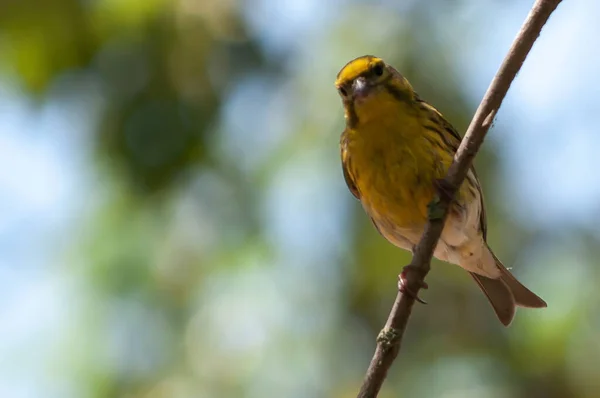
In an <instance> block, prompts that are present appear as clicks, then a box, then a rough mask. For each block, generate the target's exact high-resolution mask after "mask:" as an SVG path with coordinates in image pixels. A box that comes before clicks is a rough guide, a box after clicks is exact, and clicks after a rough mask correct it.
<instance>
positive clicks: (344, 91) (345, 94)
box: [339, 87, 348, 97]
mask: <svg viewBox="0 0 600 398" xmlns="http://www.w3.org/2000/svg"><path fill="white" fill-rule="evenodd" d="M339 91H340V94H342V97H345V96H347V95H348V92H347V91H346V89H345V88H344V87H340V88H339Z"/></svg>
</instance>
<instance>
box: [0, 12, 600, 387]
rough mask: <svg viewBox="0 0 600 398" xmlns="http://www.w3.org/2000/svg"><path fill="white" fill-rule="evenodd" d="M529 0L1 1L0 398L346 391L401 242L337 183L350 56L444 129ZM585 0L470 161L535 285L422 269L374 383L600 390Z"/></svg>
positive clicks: (472, 94)
mask: <svg viewBox="0 0 600 398" xmlns="http://www.w3.org/2000/svg"><path fill="white" fill-rule="evenodd" d="M531 3H532V1H498V0H483V1H467V0H453V1H446V0H435V1H427V2H423V1H416V0H414V1H398V0H382V1H377V2H366V1H355V0H334V1H330V2H321V1H317V0H285V1H275V0H247V1H235V0H87V1H82V0H44V1H42V0H20V1H10V0H8V1H7V0H4V1H2V2H1V3H0V396H2V397H11V398H22V397H46V398H54V397H60V398H71V397H76V398H80V397H81V398H87V397H90V398H103V397H136V398H137V397H142V398H162V397H173V398H187V397H209V398H212V397H218V398H226V397H247V398H253V397H286V398H295V397H298V398H301V397H302V398H305V397H317V398H318V397H332V398H337V397H340V398H343V397H354V396H355V394H356V392H357V390H358V387H359V385H360V383H361V381H362V378H363V375H364V372H365V370H366V368H367V365H368V363H369V360H370V358H371V355H372V353H373V349H374V345H375V337H376V336H377V334H378V332H379V330H380V328H381V327H382V325H383V324H384V322H385V319H386V317H387V314H388V312H389V309H390V306H391V304H392V301H393V298H394V296H395V294H396V280H397V279H396V278H397V275H398V273H399V272H400V270H401V267H402V266H404V265H405V264H407V263H408V261H409V259H410V258H409V256H408V255H407V254H406V253H404V252H403V251H401V250H399V249H396V248H394V247H392V246H391V245H390V244H389V243H387V242H386V241H385V240H384V239H383V238H381V237H380V236H379V235H378V234H377V232H376V231H375V230H374V228H373V227H372V225H371V223H370V221H369V220H368V219H367V217H366V216H365V215H364V214H363V212H362V210H361V208H360V206H359V203H358V202H357V201H355V200H354V199H353V197H352V195H351V194H350V193H349V192H348V191H347V189H346V186H345V183H344V181H343V177H342V173H341V167H340V159H339V148H338V140H339V135H340V133H341V131H342V129H343V126H344V121H343V113H342V107H341V101H340V100H339V98H338V96H337V93H336V91H335V89H334V87H333V82H334V80H335V75H336V73H337V72H338V70H339V69H340V68H341V67H342V66H343V65H344V64H345V63H346V62H347V61H349V60H350V59H352V58H354V57H357V56H360V55H364V54H375V55H378V56H381V57H383V58H384V59H385V60H387V61H388V62H389V63H391V64H392V65H394V66H396V67H397V68H398V69H399V70H400V71H401V72H402V73H403V74H404V75H405V76H407V77H408V79H409V80H410V81H411V82H412V84H413V86H414V87H415V88H416V90H417V91H418V92H419V93H420V95H421V96H422V97H423V98H425V99H427V100H429V101H430V102H432V103H433V104H435V105H436V106H437V107H438V108H439V109H440V110H441V111H442V112H443V113H444V114H445V115H446V116H447V117H448V118H449V119H450V121H451V122H452V123H453V124H454V125H455V126H456V127H457V128H458V129H459V131H464V130H465V129H466V126H467V125H468V122H469V120H470V117H471V115H472V114H473V112H474V110H475V108H476V106H477V104H478V103H479V101H480V99H481V97H482V95H483V93H484V92H485V89H486V88H487V85H488V84H489V82H490V81H491V79H492V77H493V75H494V73H495V72H496V69H497V67H498V66H499V64H500V62H501V61H502V59H503V57H504V55H505V54H506V52H507V50H508V48H509V46H510V44H511V42H512V39H513V38H514V36H515V34H516V32H517V31H518V29H519V27H520V25H521V23H522V22H523V20H524V19H525V17H526V15H527V13H528V11H529V8H530V6H531ZM599 12H600V3H598V2H595V1H593V0H581V1H565V2H564V3H563V4H562V5H561V6H559V8H558V10H557V12H556V13H555V14H554V15H553V17H552V18H551V19H550V22H549V24H548V25H547V27H546V28H545V29H544V31H543V32H542V35H541V37H540V39H539V40H538V42H537V43H536V45H535V47H534V49H533V51H532V53H531V55H530V56H529V58H528V59H527V61H526V63H525V65H524V67H523V69H522V71H521V72H520V74H519V76H518V77H517V79H516V81H515V82H514V84H513V87H512V88H511V90H510V92H509V94H508V97H507V98H506V100H505V102H504V106H503V107H502V109H501V111H500V113H499V116H498V118H497V121H496V123H495V126H494V128H493V129H492V131H491V132H490V135H489V138H488V139H487V141H486V143H485V145H484V150H483V151H482V152H481V153H480V156H479V157H478V158H477V160H476V163H477V166H478V169H479V174H480V177H481V179H482V181H483V186H484V189H485V192H486V202H487V206H488V212H489V233H488V235H489V240H490V242H491V245H492V247H494V249H495V251H496V252H497V253H498V254H499V256H500V257H501V258H502V259H503V260H504V262H505V264H506V265H507V266H511V267H512V269H513V271H514V273H515V274H516V275H517V276H518V277H519V278H520V279H521V280H522V281H523V282H524V283H525V284H526V285H527V286H529V287H530V288H531V289H532V290H534V291H535V292H537V293H538V294H540V295H541V296H542V297H543V298H544V299H546V301H547V302H548V304H549V307H548V309H546V310H538V311H534V310H520V311H519V312H518V314H517V317H516V319H515V321H514V323H513V325H512V326H511V327H510V328H508V329H505V328H504V327H502V326H501V324H500V323H499V322H498V321H497V320H496V319H495V316H494V314H493V311H492V310H491V307H489V304H488V303H487V301H486V299H485V298H484V296H483V295H482V294H481V293H480V291H479V290H478V289H477V287H476V286H475V284H473V283H472V281H471V279H470V278H469V277H468V275H467V274H466V273H465V272H463V271H461V270H460V269H459V268H458V267H455V266H449V265H447V264H443V263H439V262H435V263H434V268H433V271H432V272H431V273H430V275H429V277H428V282H429V285H430V289H429V290H428V291H426V292H424V295H423V296H424V298H425V299H426V300H427V301H429V303H430V304H429V305H427V306H422V305H419V306H417V307H416V310H415V311H414V314H413V317H412V318H411V320H410V325H409V329H408V332H407V334H406V338H405V340H404V344H403V348H402V353H401V356H400V357H399V359H398V361H397V362H396V363H395V365H394V366H393V368H392V370H391V372H390V374H389V377H388V380H387V382H386V384H385V387H384V391H383V392H382V393H381V395H380V396H381V397H443V398H459V397H460V398H469V397H477V398H481V397H485V398H487V397H490V398H496V397H498V398H500V397H534V398H535V397H544V398H554V397H556V398H559V397H560V398H563V397H567V398H568V397H576V398H579V397H581V398H584V397H597V396H598V395H599V393H600V340H599V339H598V336H599V335H600V312H598V306H599V305H600V290H599V289H598V288H597V286H598V284H599V282H600V275H599V273H600V267H598V264H599V261H600V260H598V258H600V246H599V245H598V240H599V239H600V228H599V227H598V225H600V177H599V176H598V172H597V169H598V168H597V164H596V163H595V160H597V158H596V156H597V155H594V151H595V149H597V148H598V147H600V135H599V134H598V122H597V116H598V112H599V111H600V106H599V104H600V101H599V100H598V93H599V92H600V75H599V74H598V73H597V71H598V70H600V56H599V55H598V52H597V51H596V50H597V49H598V47H599V46H600V25H598V24H597V15H598V13H599Z"/></svg>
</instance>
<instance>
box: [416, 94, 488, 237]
mask: <svg viewBox="0 0 600 398" xmlns="http://www.w3.org/2000/svg"><path fill="white" fill-rule="evenodd" d="M416 100H417V102H419V103H420V104H421V105H423V106H424V107H425V108H427V109H429V110H430V111H431V112H433V113H434V114H436V115H437V118H438V120H439V122H440V123H441V124H442V126H443V127H444V130H446V131H447V132H448V133H449V134H450V136H451V137H452V138H453V139H452V140H450V142H449V143H450V145H451V147H452V150H453V151H454V153H456V151H458V147H459V145H460V142H461V141H462V137H461V136H460V134H458V131H456V129H455V128H454V126H452V125H451V124H450V122H448V121H447V120H446V118H445V117H444V115H442V114H441V112H440V111H438V110H437V109H435V107H433V106H432V105H431V104H429V103H428V102H427V101H425V100H422V99H421V98H419V96H418V95H416ZM467 178H471V179H472V180H473V183H474V185H475V186H476V187H477V191H478V192H479V201H480V204H479V208H480V209H481V210H480V214H479V228H480V229H481V234H482V235H483V240H484V241H485V240H486V237H487V217H486V214H485V203H484V201H483V190H482V189H481V184H480V183H479V178H477V172H476V171H475V166H471V168H470V169H469V174H467Z"/></svg>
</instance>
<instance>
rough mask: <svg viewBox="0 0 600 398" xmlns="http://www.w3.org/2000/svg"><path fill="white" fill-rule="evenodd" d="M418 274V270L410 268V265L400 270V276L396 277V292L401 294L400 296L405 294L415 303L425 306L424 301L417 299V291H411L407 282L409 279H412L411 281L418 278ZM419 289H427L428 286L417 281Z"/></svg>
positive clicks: (423, 282)
mask: <svg viewBox="0 0 600 398" xmlns="http://www.w3.org/2000/svg"><path fill="white" fill-rule="evenodd" d="M418 273H419V270H418V269H417V268H416V267H414V266H412V265H407V266H405V267H404V268H403V269H402V272H401V273H400V275H398V290H399V291H400V292H401V293H402V294H406V295H407V296H409V297H412V298H413V299H415V300H416V301H418V302H419V303H421V304H427V302H426V301H425V300H423V299H422V298H420V297H419V295H418V289H417V291H416V292H415V291H413V290H412V289H410V288H409V287H408V286H409V283H408V280H409V279H410V278H413V280H414V279H415V278H418V277H419V276H418ZM419 289H429V285H427V283H426V282H425V281H422V280H419Z"/></svg>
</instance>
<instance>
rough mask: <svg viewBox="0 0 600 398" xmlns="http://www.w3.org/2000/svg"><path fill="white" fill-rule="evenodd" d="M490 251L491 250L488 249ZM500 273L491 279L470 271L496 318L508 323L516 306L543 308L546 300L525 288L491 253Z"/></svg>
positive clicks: (513, 314) (506, 324)
mask: <svg viewBox="0 0 600 398" xmlns="http://www.w3.org/2000/svg"><path fill="white" fill-rule="evenodd" d="M490 253H492V251H491V250H490ZM492 256H494V259H495V261H496V265H497V266H498V268H499V269H500V272H501V275H500V277H499V278H498V279H492V278H488V277H485V276H481V275H477V274H475V273H473V272H471V273H470V274H471V276H472V277H473V279H475V282H477V284H478V285H479V287H480V288H481V290H482V291H483V293H484V294H485V295H486V296H487V298H488V300H489V301H490V303H491V304H492V307H493V308H494V311H495V312H496V315H497V316H498V319H500V322H502V323H503V324H504V325H505V326H508V325H510V323H511V321H512V319H513V317H514V316H515V310H516V307H517V306H519V307H527V308H544V307H546V306H547V304H546V302H545V301H544V300H542V299H541V298H540V297H538V296H537V295H536V294H535V293H533V292H532V291H531V290H529V289H527V288H526V287H525V286H523V284H522V283H521V282H519V281H518V280H517V278H515V277H514V276H513V275H512V274H511V273H510V271H509V270H507V269H506V267H504V265H503V264H502V262H500V260H498V258H497V257H496V256H495V255H494V253H492Z"/></svg>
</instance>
